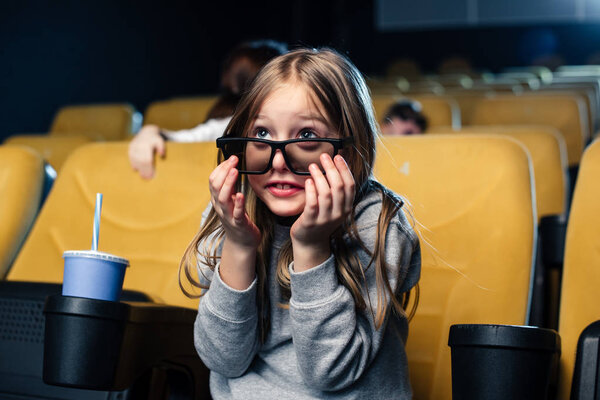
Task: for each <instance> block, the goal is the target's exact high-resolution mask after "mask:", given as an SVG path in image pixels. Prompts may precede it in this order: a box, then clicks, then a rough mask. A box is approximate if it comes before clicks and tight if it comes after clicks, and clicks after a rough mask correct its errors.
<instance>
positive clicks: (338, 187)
mask: <svg viewBox="0 0 600 400" xmlns="http://www.w3.org/2000/svg"><path fill="white" fill-rule="evenodd" d="M320 158H321V165H322V166H323V169H325V178H326V179H327V183H328V184H329V190H330V192H331V201H332V204H331V216H332V218H334V219H337V218H340V217H341V216H342V215H344V206H345V204H344V197H345V194H346V193H345V191H344V181H343V180H342V177H341V176H340V173H339V171H338V168H337V165H336V164H334V162H333V160H332V159H331V157H330V156H329V155H328V154H322V155H321V157H320Z"/></svg>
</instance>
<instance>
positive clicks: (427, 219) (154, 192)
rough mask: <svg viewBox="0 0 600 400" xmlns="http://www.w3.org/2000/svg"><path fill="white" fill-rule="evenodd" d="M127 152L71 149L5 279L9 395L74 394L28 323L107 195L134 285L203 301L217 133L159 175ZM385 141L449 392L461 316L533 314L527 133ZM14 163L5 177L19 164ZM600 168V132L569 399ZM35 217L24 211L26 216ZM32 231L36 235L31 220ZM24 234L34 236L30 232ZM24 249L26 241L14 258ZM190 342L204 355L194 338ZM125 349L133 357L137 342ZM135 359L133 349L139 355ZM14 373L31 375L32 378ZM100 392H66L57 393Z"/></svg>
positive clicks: (578, 219)
mask: <svg viewBox="0 0 600 400" xmlns="http://www.w3.org/2000/svg"><path fill="white" fill-rule="evenodd" d="M126 148H127V143H126V142H111V143H108V142H107V143H95V144H90V145H86V146H83V147H81V148H79V149H78V150H77V151H75V152H74V153H73V154H72V155H71V156H70V157H69V158H68V160H67V162H66V163H65V165H64V167H63V169H62V170H61V173H60V174H59V176H58V178H57V179H56V182H55V183H54V187H53V189H52V190H51V191H50V194H49V195H48V198H47V199H46V201H45V203H44V206H43V207H42V209H41V212H40V213H39V215H38V216H37V218H36V219H35V223H34V224H33V227H32V228H31V229H30V231H29V234H28V235H27V238H26V240H25V243H24V244H23V246H22V247H21V248H20V250H18V255H17V257H16V260H15V261H14V262H13V263H12V265H10V268H9V269H8V273H7V275H6V279H5V280H4V281H3V282H0V283H1V284H0V304H1V305H2V312H3V315H4V317H3V318H2V319H1V320H0V332H4V334H2V335H0V348H1V349H2V354H3V357H2V360H3V361H2V362H0V393H3V391H4V392H9V393H13V394H14V393H19V394H21V395H23V396H27V395H29V396H33V394H39V393H44V392H45V391H49V390H52V391H53V393H55V392H56V391H59V392H61V390H63V389H61V390H59V389H58V388H56V387H52V388H51V389H50V387H48V385H45V384H44V383H43V382H42V379H41V371H42V365H41V360H42V359H43V357H42V354H43V343H42V342H40V341H33V342H32V341H30V340H29V339H26V338H28V336H27V335H28V333H27V332H28V331H29V330H32V329H33V330H36V329H37V331H40V329H41V331H42V332H43V324H44V317H43V314H42V306H41V305H42V304H43V302H44V297H45V296H40V295H39V293H40V292H44V291H45V292H44V293H45V294H52V293H58V292H59V291H60V286H59V285H60V282H61V281H62V270H63V260H62V253H63V252H64V251H66V250H77V249H85V248H89V246H90V243H91V236H92V234H91V229H90V227H91V221H92V219H93V213H94V210H93V208H94V198H95V193H97V192H101V193H103V194H104V199H105V200H104V206H103V214H102V218H103V220H102V234H101V240H100V248H101V250H103V251H106V252H109V253H113V254H117V255H119V256H122V257H125V258H127V259H129V260H130V263H131V266H130V268H129V269H128V271H127V274H126V278H125V284H124V286H125V288H126V289H130V290H136V291H140V292H143V293H145V294H146V295H147V296H148V298H149V299H154V301H156V302H163V303H166V304H169V305H171V306H176V307H183V309H195V308H196V306H197V300H191V299H188V298H187V297H185V296H183V294H182V293H181V290H180V289H179V284H178V273H177V271H178V268H177V267H178V264H179V259H180V257H181V255H182V254H183V250H184V249H185V246H186V244H187V243H188V241H189V240H190V239H191V238H192V237H193V235H194V233H195V231H196V230H197V229H198V226H199V222H200V218H201V214H202V211H203V210H204V208H205V206H206V204H207V203H208V200H209V194H208V190H207V182H208V174H209V173H210V171H212V169H213V168H214V166H215V163H216V148H215V146H214V144H213V143H193V144H176V143H169V144H168V147H167V157H166V158H165V159H159V160H157V166H156V168H157V172H156V177H155V179H153V180H151V181H147V180H143V179H141V178H140V177H139V176H137V174H136V173H135V172H134V171H131V170H130V168H128V160H127V155H126V154H127V151H126ZM377 150H378V151H377V153H378V155H377V161H376V165H375V176H376V177H377V179H379V180H380V181H382V182H383V183H384V184H385V185H387V186H388V187H390V188H392V189H393V190H394V191H396V192H398V193H401V194H402V195H404V196H405V197H406V199H407V204H410V206H407V207H406V211H405V212H410V213H411V215H412V216H413V217H414V221H415V226H416V230H417V231H418V233H419V236H420V238H421V246H422V250H423V270H422V280H421V283H420V288H421V289H420V300H419V306H418V309H417V313H416V315H415V318H414V319H413V321H412V322H411V325H410V335H409V341H408V343H407V354H408V358H409V368H410V371H411V382H412V386H413V389H414V392H415V398H420V399H449V398H451V393H452V388H451V368H450V365H451V364H450V349H449V347H448V332H449V329H450V326H452V325H454V324H465V323H469V324H508V325H527V324H530V322H531V314H532V309H533V301H534V299H533V295H532V294H533V287H534V277H535V273H536V265H537V263H536V255H537V254H536V253H537V251H536V247H537V244H536V242H537V240H538V236H537V224H538V219H537V216H536V199H535V198H536V190H535V187H534V181H533V179H532V177H533V174H534V172H533V168H532V163H531V157H530V155H529V153H528V152H527V150H526V149H525V147H524V146H523V145H521V144H520V143H518V142H517V141H515V140H514V139H511V138H507V137H505V136H498V135H488V134H485V133H481V134H479V135H473V134H464V135H460V134H456V135H452V136H450V135H435V134H431V135H424V136H420V137H406V138H392V137H387V138H383V139H382V142H380V143H379V144H378V149H377ZM0 151H1V153H0V154H1V155H2V157H0V160H2V159H8V157H12V160H13V161H12V162H10V163H9V165H10V167H8V169H10V170H15V169H18V168H19V166H18V165H19V164H20V163H19V162H18V160H22V161H24V164H27V163H29V164H33V165H34V167H33V168H31V167H29V169H33V170H35V171H36V172H35V173H34V175H35V174H37V176H38V177H40V176H41V175H43V163H42V160H41V158H39V157H36V156H35V154H34V153H32V152H30V151H27V150H24V149H22V148H20V147H18V146H2V147H0ZM7 155H10V156H7ZM31 159H34V160H33V162H32V161H31ZM2 169H3V172H1V173H2V174H4V173H5V171H4V170H5V169H6V167H3V168H2ZM25 169H27V168H25ZM9 172H10V171H9ZM598 173H600V143H598V142H597V143H594V144H592V145H591V146H589V148H588V149H587V150H586V151H585V155H584V157H583V160H582V164H581V175H580V179H579V181H578V183H577V188H576V190H575V195H574V199H573V203H572V209H571V218H570V220H569V227H568V234H567V247H566V256H565V271H564V280H563V286H562V292H561V311H560V323H559V328H558V332H559V333H560V335H561V338H562V355H561V368H560V371H561V375H560V379H559V380H558V381H554V382H553V383H554V384H556V383H558V384H559V385H560V391H559V398H560V399H566V398H568V394H569V391H570V387H571V384H570V381H571V377H572V374H573V370H574V367H575V347H576V342H577V337H578V336H579V334H580V333H581V331H582V330H583V329H584V328H585V326H587V325H588V324H589V323H590V322H593V321H595V320H597V319H599V317H600V313H598V311H597V307H595V306H594V305H595V304H596V303H597V295H596V294H595V293H597V290H596V288H597V285H598V283H599V282H598V280H599V279H600V275H598V274H597V271H596V272H595V270H598V268H600V257H598V253H597V246H596V243H595V242H594V240H595V238H597V237H598V235H599V234H600V232H598V227H599V226H600V208H599V206H598V204H600V203H598V202H597V198H598V193H599V190H600V187H599V186H598V181H597V179H596V177H597V176H598V175H597V174H598ZM23 174H27V172H24V173H23ZM27 176H29V175H20V179H18V181H24V180H28V179H27V178H26V177H27ZM41 180H42V178H38V180H37V182H38V185H41ZM0 181H1V180H0ZM34 182H35V181H33V180H31V185H33V186H35V184H34ZM0 190H6V189H4V188H0ZM4 193H7V194H6V195H4ZM40 193H41V189H39V188H37V189H35V190H33V189H30V190H29V191H27V190H25V191H22V192H19V191H17V190H14V191H13V190H10V189H9V190H8V191H7V192H3V194H2V197H3V198H9V197H12V198H16V197H18V196H22V197H23V198H22V199H18V200H17V199H15V200H16V201H15V202H13V203H11V204H12V205H10V204H9V205H8V207H10V208H12V209H13V211H14V210H16V206H15V204H19V205H23V204H26V205H28V210H26V212H25V214H27V215H31V214H35V211H36V210H37V207H39V202H40V198H41V194H40ZM26 198H29V199H30V200H26ZM3 206H4V204H3ZM0 212H1V210H0ZM31 220H32V218H31V217H30V218H23V219H22V221H24V222H26V225H29V224H30V223H31ZM4 228H5V227H3V229H4ZM20 229H21V231H20V232H25V233H26V232H27V231H28V227H24V228H23V227H22V228H20ZM20 236H21V239H19V241H22V237H23V236H25V235H24V234H23V233H21V235H20ZM0 237H2V236H0ZM6 243H8V242H6ZM0 244H4V243H0ZM13 247H14V244H13ZM17 247H18V246H17ZM14 253H17V250H15V249H14V248H13V249H12V250H11V252H10V254H14ZM9 257H12V256H9ZM0 259H1V257H0ZM44 284H46V285H48V284H50V287H48V286H44ZM23 285H25V286H23ZM52 285H54V286H52ZM15 287H17V288H18V289H15ZM40 297H41V298H40ZM23 310H26V311H23ZM23 313H25V314H26V315H28V316H29V315H33V317H32V319H31V321H29V322H27V324H29V325H28V327H27V329H25V328H24V323H23V321H22V320H21V319H20V317H17V316H18V315H22V314H23ZM190 329H191V327H190ZM26 331H27V332H26ZM6 332H11V333H10V334H6ZM147 334H148V335H151V334H152V333H151V332H148V333H147ZM169 340H180V339H178V338H176V337H173V338H171V339H165V346H168V345H169ZM189 346H190V347H189V351H190V354H192V355H193V352H194V349H193V345H192V344H191V343H190V344H189ZM36 352H37V353H36ZM120 352H122V353H127V352H128V348H127V346H124V347H123V348H122V349H120ZM22 354H37V356H33V355H32V358H31V363H32V364H33V365H32V364H31V363H28V362H16V361H15V360H17V359H19V358H22V356H21V355H22ZM123 357H124V356H123ZM128 357H129V358H124V359H126V360H130V357H136V355H135V354H130V355H129V356H128ZM137 357H140V355H139V354H138V355H137ZM11 360H12V361H11ZM128 362H129V361H128ZM136 365H137V364H136ZM140 365H144V368H147V369H148V370H152V368H153V367H155V365H154V364H152V363H151V362H148V363H147V364H144V363H142V364H140ZM32 371H34V372H32ZM509 372H510V371H508V372H507V373H509ZM9 376H10V377H12V378H11V379H5V378H6V377H9ZM10 382H20V384H19V385H18V386H19V387H18V388H15V384H14V383H10ZM121 383H122V382H121ZM121 383H120V384H119V385H116V384H115V385H111V384H107V385H106V386H103V390H104V391H108V392H114V391H119V390H122V388H121V386H120V385H121ZM129 383H131V384H132V385H133V384H134V382H129ZM155 384H156V383H155ZM2 385H4V387H3V386H2ZM11 385H12V386H11ZM17 389H18V390H19V391H16V392H15V390H17ZM70 390H71V392H69V391H70ZM73 390H75V391H76V395H74V394H73V392H72V391H73ZM77 390H79V392H77ZM56 393H58V392H56ZM69 393H70V394H69ZM97 395H98V393H97V392H90V391H88V390H82V389H64V393H63V392H61V393H58V394H55V397H56V398H94V397H93V396H97ZM68 396H71V397H68ZM73 396H75V397H73ZM125 398H126V397H125Z"/></svg>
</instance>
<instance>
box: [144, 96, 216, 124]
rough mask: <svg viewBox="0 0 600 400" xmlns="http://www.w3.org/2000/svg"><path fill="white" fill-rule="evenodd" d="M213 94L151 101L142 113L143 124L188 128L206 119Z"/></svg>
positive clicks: (213, 99) (214, 99) (211, 104)
mask: <svg viewBox="0 0 600 400" xmlns="http://www.w3.org/2000/svg"><path fill="white" fill-rule="evenodd" d="M216 100H217V98H216V97H215V96H206V97H190V98H177V99H170V100H163V101H155V102H153V103H151V104H150V105H149V106H148V108H147V109H146V113H145V114H144V124H145V125H147V124H154V125H158V126H160V127H161V128H164V129H170V130H179V129H190V128H193V127H195V126H196V125H199V124H201V123H203V122H204V121H206V116H207V114H208V112H209V111H210V109H211V107H212V106H213V104H214V103H215V102H216Z"/></svg>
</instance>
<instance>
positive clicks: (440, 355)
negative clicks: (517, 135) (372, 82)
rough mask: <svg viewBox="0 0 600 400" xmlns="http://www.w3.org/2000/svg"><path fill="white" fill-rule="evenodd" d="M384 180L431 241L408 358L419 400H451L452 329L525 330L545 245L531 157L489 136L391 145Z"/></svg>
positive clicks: (380, 172)
mask: <svg viewBox="0 0 600 400" xmlns="http://www.w3.org/2000/svg"><path fill="white" fill-rule="evenodd" d="M382 139H383V142H382V143H381V144H380V145H379V146H378V148H377V160H376V169H375V176H376V177H377V178H378V179H379V180H380V181H381V182H382V183H383V184H384V185H386V186H387V187H389V188H391V189H392V190H394V191H395V192H396V193H399V194H401V195H403V196H405V197H406V198H407V199H408V201H409V202H410V203H411V207H410V209H412V214H413V215H414V218H415V219H416V221H417V225H416V226H417V231H418V233H419V236H420V238H421V248H422V256H423V260H422V274H421V281H420V284H419V285H420V292H421V294H420V299H419V305H418V308H417V313H416V315H415V317H414V319H413V320H412V321H411V322H410V325H409V336H408V342H407V356H408V362H409V371H410V378H411V384H412V387H413V391H414V398H416V399H436V400H438V399H451V394H452V391H451V371H450V348H449V347H448V332H449V327H450V325H452V324H458V323H494V324H524V323H525V321H526V317H527V312H528V311H527V310H528V293H529V287H530V276H531V270H532V262H533V254H534V251H533V249H534V242H535V231H536V224H535V212H534V205H533V195H532V191H533V189H532V186H531V175H530V174H531V171H530V162H529V159H528V155H527V153H526V151H525V150H524V148H523V147H522V146H521V145H520V144H519V143H517V142H516V141H514V140H512V139H508V138H504V137H499V136H489V137H488V136H485V135H463V136H460V135H456V136H453V137H451V136H449V135H433V134H432V135H420V136H418V137H415V136H411V137H384V138H382Z"/></svg>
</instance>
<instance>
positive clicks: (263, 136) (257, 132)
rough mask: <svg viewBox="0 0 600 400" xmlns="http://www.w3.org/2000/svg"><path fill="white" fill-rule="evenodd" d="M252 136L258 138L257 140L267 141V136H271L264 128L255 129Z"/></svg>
mask: <svg viewBox="0 0 600 400" xmlns="http://www.w3.org/2000/svg"><path fill="white" fill-rule="evenodd" d="M254 135H255V136H256V137H257V138H258V139H267V138H269V136H271V134H270V133H269V131H268V130H266V129H265V128H257V129H255V130H254Z"/></svg>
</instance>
